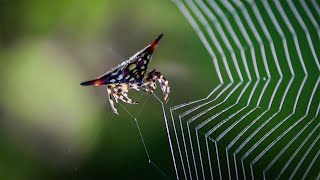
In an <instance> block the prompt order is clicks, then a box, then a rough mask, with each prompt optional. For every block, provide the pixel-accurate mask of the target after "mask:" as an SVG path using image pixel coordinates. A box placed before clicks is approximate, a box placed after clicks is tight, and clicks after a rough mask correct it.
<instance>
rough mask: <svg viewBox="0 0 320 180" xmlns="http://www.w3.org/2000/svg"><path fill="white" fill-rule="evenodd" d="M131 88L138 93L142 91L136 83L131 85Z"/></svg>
mask: <svg viewBox="0 0 320 180" xmlns="http://www.w3.org/2000/svg"><path fill="white" fill-rule="evenodd" d="M129 87H130V88H131V89H134V90H136V91H140V89H139V87H138V85H137V84H136V83H133V84H129Z"/></svg>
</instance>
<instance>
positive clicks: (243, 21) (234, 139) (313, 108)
mask: <svg viewBox="0 0 320 180" xmlns="http://www.w3.org/2000/svg"><path fill="white" fill-rule="evenodd" d="M173 2H174V3H175V4H176V6H177V7H178V9H179V10H180V11H181V13H182V14H183V15H184V16H185V18H186V20H187V21H188V22H189V23H190V25H191V27H192V28H193V29H194V30H195V32H196V34H197V35H198V37H199V39H200V40H201V42H202V43H203V45H204V47H205V48H206V50H207V51H208V53H209V55H210V57H211V59H212V63H213V65H214V68H215V72H216V74H213V76H215V77H217V78H218V79H219V82H220V84H219V85H217V86H216V87H215V88H214V89H213V90H212V91H211V92H210V93H209V95H207V96H206V97H204V98H202V99H199V100H195V101H193V102H187V103H184V104H181V105H176V106H174V107H171V108H170V116H171V118H170V119H167V118H166V115H165V116H164V117H165V119H166V120H167V121H168V120H171V123H172V126H170V127H171V128H168V131H167V133H168V137H169V138H170V139H169V141H170V148H171V150H172V151H171V152H172V158H173V163H174V167H175V170H176V171H175V172H176V178H177V179H226V178H229V179H256V178H257V179H261V178H264V179H270V178H272V179H274V178H276V179H281V178H289V179H292V178H299V179H300V178H307V179H308V178H315V179H319V177H320V173H319V172H320V168H319V166H318V165H317V164H320V157H319V156H320V151H319V148H318V147H319V146H320V141H319V139H320V130H319V126H320V118H319V109H320V95H319V92H320V86H319V83H320V63H319V57H320V53H319V52H320V30H319V23H320V20H319V19H320V8H319V2H318V1H315V0H311V1H304V0H299V1H292V0H285V1H279V0H272V1H250V0H248V1H237V0H233V1H223V0H217V1H213V0H173ZM208 83H210V82H208ZM167 121H166V122H167Z"/></svg>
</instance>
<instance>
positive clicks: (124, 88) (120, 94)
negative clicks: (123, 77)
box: [115, 84, 138, 104]
mask: <svg viewBox="0 0 320 180" xmlns="http://www.w3.org/2000/svg"><path fill="white" fill-rule="evenodd" d="M127 93H128V85H127V84H121V85H119V86H118V87H117V89H116V93H115V95H116V96H117V98H118V99H120V100H121V101H123V102H125V103H128V104H138V102H134V101H132V99H130V98H129V97H128V94H127Z"/></svg>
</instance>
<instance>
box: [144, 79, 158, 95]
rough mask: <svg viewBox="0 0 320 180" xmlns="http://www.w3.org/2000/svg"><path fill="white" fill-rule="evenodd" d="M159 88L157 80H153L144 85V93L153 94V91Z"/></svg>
mask: <svg viewBox="0 0 320 180" xmlns="http://www.w3.org/2000/svg"><path fill="white" fill-rule="evenodd" d="M156 88H157V84H156V83H155V80H153V79H152V80H151V81H149V82H147V83H145V84H144V91H145V92H149V93H153V91H154V90H155V89H156Z"/></svg>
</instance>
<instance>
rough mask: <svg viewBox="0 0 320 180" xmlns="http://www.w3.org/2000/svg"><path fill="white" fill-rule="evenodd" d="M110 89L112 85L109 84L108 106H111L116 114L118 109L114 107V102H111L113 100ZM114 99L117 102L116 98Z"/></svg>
mask: <svg viewBox="0 0 320 180" xmlns="http://www.w3.org/2000/svg"><path fill="white" fill-rule="evenodd" d="M112 89H113V87H112V86H110V85H108V86H107V93H108V99H109V103H110V106H111V108H112V111H113V112H114V113H115V114H118V110H117V109H116V108H115V107H114V102H113V100H112V95H113V93H112ZM115 99H116V98H115ZM116 101H117V102H118V100H117V99H116Z"/></svg>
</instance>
